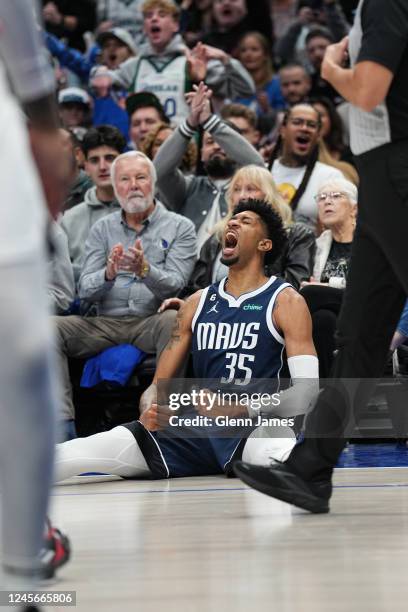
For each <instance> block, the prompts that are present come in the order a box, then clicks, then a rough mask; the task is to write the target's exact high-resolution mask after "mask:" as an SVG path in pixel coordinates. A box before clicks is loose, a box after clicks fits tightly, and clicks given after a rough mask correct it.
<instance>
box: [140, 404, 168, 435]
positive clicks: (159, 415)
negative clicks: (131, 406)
mask: <svg viewBox="0 0 408 612" xmlns="http://www.w3.org/2000/svg"><path fill="white" fill-rule="evenodd" d="M173 414H174V411H173V410H170V408H169V407H168V406H159V405H158V404H152V405H151V406H150V408H147V410H145V411H144V412H143V413H142V414H141V415H140V417H139V421H140V422H141V424H142V425H143V426H144V427H145V428H146V429H148V430H149V431H159V430H163V429H166V428H167V427H168V426H169V419H170V417H171V416H172V415H173Z"/></svg>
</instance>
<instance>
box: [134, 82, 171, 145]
mask: <svg viewBox="0 0 408 612" xmlns="http://www.w3.org/2000/svg"><path fill="white" fill-rule="evenodd" d="M126 110H127V112H128V115H129V120H130V129H129V136H130V141H131V145H132V146H133V148H134V149H136V150H139V149H140V147H141V145H142V143H143V141H144V139H145V138H146V136H147V134H148V133H149V132H150V131H151V130H152V129H154V128H156V127H157V126H158V125H159V124H160V123H165V124H167V125H169V124H170V121H169V118H168V117H167V116H166V114H165V112H164V109H163V106H162V105H161V103H160V100H159V98H158V97H157V96H155V95H154V94H153V93H150V92H148V91H141V92H140V93H135V94H132V95H130V96H128V98H127V100H126Z"/></svg>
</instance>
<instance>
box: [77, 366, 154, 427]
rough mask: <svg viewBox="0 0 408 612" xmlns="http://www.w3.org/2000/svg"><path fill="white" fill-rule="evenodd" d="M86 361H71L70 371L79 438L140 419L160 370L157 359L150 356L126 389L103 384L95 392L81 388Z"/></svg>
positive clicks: (95, 388) (132, 377)
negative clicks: (143, 398) (144, 395)
mask: <svg viewBox="0 0 408 612" xmlns="http://www.w3.org/2000/svg"><path fill="white" fill-rule="evenodd" d="M85 363H86V360H84V359H70V360H69V370H70V377H71V383H72V389H73V397H74V405H75V415H76V429H77V434H78V436H88V435H91V434H94V433H97V432H100V431H107V430H108V429H112V427H115V426H116V425H120V424H122V423H127V422H129V421H133V420H135V419H137V418H138V416H139V410H138V406H139V399H140V396H141V394H142V393H143V391H144V390H145V389H146V388H147V387H148V386H149V385H150V383H151V381H152V379H153V376H154V372H155V369H156V356H155V355H147V357H146V358H145V359H144V360H143V361H142V363H140V364H139V365H138V366H136V368H135V371H134V373H133V374H132V376H131V378H130V380H129V382H128V383H127V385H126V386H125V387H121V386H116V385H111V384H110V383H106V382H102V383H100V384H98V385H97V386H95V387H92V388H91V389H86V388H83V387H81V386H80V381H81V376H82V371H83V368H84V365H85Z"/></svg>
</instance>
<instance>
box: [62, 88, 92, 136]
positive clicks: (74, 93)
mask: <svg viewBox="0 0 408 612" xmlns="http://www.w3.org/2000/svg"><path fill="white" fill-rule="evenodd" d="M58 109H59V115H60V119H61V123H62V126H63V127H64V128H67V129H68V128H75V127H86V126H88V125H89V124H90V119H91V117H90V115H91V98H90V96H89V95H88V94H87V92H86V91H84V90H83V89H81V88H80V87H67V88H66V89H61V91H60V92H59V93H58Z"/></svg>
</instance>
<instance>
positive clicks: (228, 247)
mask: <svg viewBox="0 0 408 612" xmlns="http://www.w3.org/2000/svg"><path fill="white" fill-rule="evenodd" d="M237 244H238V236H237V234H236V233H235V232H232V231H229V232H227V233H226V234H225V238H224V248H223V250H222V254H223V256H224V257H230V256H231V255H233V254H234V251H235V247H236V246H237Z"/></svg>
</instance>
